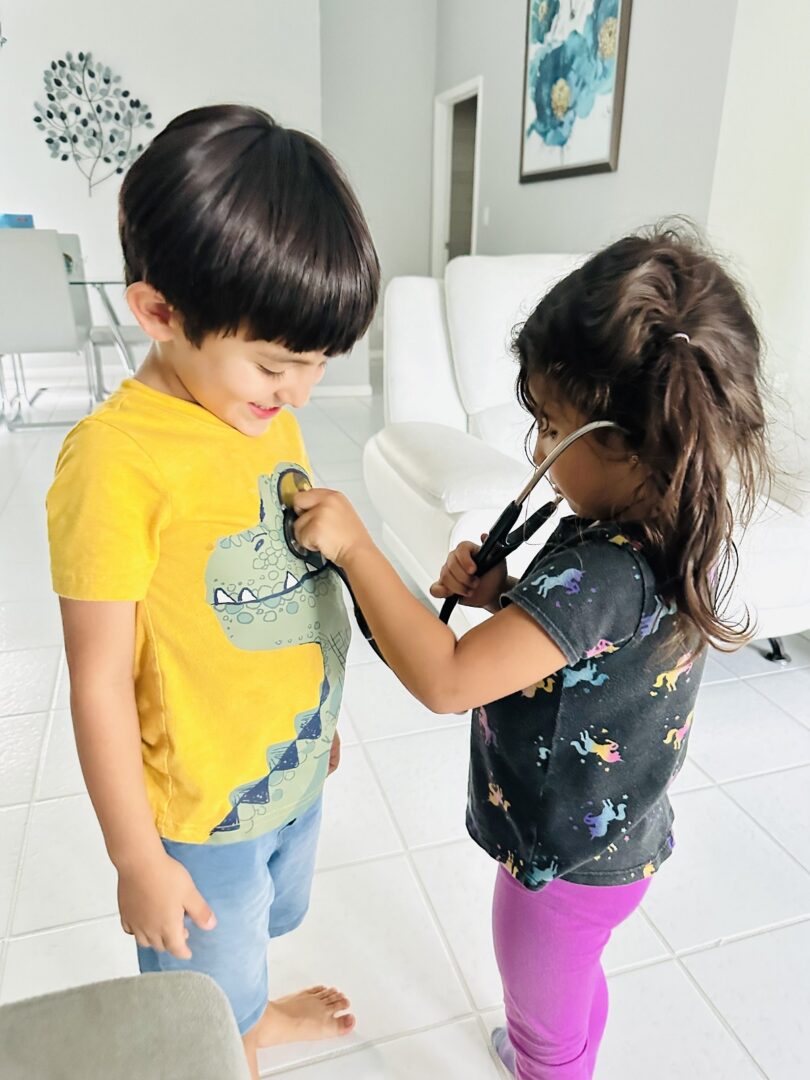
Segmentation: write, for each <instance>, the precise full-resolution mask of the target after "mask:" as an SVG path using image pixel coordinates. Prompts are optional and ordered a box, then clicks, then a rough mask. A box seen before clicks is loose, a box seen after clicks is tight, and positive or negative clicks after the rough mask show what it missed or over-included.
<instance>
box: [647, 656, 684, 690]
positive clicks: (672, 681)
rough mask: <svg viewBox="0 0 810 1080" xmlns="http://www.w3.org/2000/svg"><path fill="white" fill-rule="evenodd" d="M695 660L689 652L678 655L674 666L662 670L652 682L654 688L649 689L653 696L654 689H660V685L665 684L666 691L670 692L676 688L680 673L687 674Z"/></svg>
mask: <svg viewBox="0 0 810 1080" xmlns="http://www.w3.org/2000/svg"><path fill="white" fill-rule="evenodd" d="M694 662H695V660H694V657H693V656H692V654H691V653H684V654H683V656H679V657H678V659H677V661H676V663H675V667H674V668H671V669H670V670H669V671H662V672H661V674H660V675H659V676H658V678H657V679H656V680H655V682H654V683H653V687H654V689H652V690H651V691H650V694H651V695H652V696H653V697H657V696H658V695H657V694H656V692H655V691H656V690H660V689H661V687H662V686H666V690H667V693H671V692H672V691H673V690H675V689H677V686H678V679H679V678H680V677H681V675H688V674H689V672H690V671H691V670H692V665H693V664H694Z"/></svg>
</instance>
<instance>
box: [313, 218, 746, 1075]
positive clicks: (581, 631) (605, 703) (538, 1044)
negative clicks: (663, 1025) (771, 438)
mask: <svg viewBox="0 0 810 1080" xmlns="http://www.w3.org/2000/svg"><path fill="white" fill-rule="evenodd" d="M514 350H515V353H516V356H517V359H518V360H519V363H520V372H519V375H518V380H517V389H518V395H519V398H520V400H521V402H522V403H523V404H524V405H525V407H526V408H527V410H528V411H529V412H530V413H531V415H532V416H533V418H534V421H535V424H536V427H537V444H536V450H535V455H534V456H535V460H536V461H538V462H539V461H540V460H542V459H543V458H544V457H545V456H546V455H547V454H548V453H549V452H550V450H551V449H552V448H553V447H554V446H555V444H556V443H557V442H558V441H559V440H561V439H562V438H564V437H565V436H566V435H568V434H570V433H571V432H572V431H574V430H575V429H576V428H578V427H580V426H581V425H582V424H584V423H586V422H588V421H591V420H612V421H615V422H616V423H617V424H619V425H620V426H621V428H622V429H623V431H617V430H610V429H604V430H600V431H597V432H595V433H593V434H591V435H587V436H585V437H583V438H581V439H580V440H579V441H577V442H575V443H574V444H573V446H572V447H571V448H570V449H569V450H567V451H566V452H565V454H563V455H562V456H561V458H560V459H559V460H558V462H557V463H556V465H555V466H554V467H553V469H552V471H551V479H552V481H553V483H554V484H555V486H556V487H557V489H558V490H559V492H561V493H562V494H563V495H564V496H565V498H566V500H567V502H568V505H569V506H570V507H571V509H572V511H573V516H571V517H567V518H565V519H564V520H563V522H562V523H561V524H560V525H559V527H558V528H557V529H556V531H555V532H554V533H553V535H552V536H551V538H550V540H549V542H548V543H547V545H546V546H545V547H544V548H543V549H542V550H541V551H540V553H539V554H538V555H537V557H536V558H535V560H534V561H533V563H532V564H531V566H530V567H529V568H528V570H527V571H526V572H525V574H524V575H523V576H522V578H521V579H520V580H519V581H516V580H514V579H512V578H509V577H508V576H507V573H506V567H505V565H501V566H499V567H496V568H495V569H493V570H491V571H490V572H489V573H488V574H486V576H484V577H483V578H481V579H478V578H475V577H474V576H473V571H474V569H475V567H474V564H473V561H472V557H471V556H472V554H473V553H474V552H475V551H476V550H477V549H476V548H475V546H474V545H472V544H470V543H463V544H461V545H459V547H458V548H456V550H455V551H454V552H452V554H451V555H450V556H449V558H448V560H447V562H446V564H445V566H444V568H443V569H442V571H441V574H440V576H439V580H438V582H437V583H436V584H435V585H434V586H433V588H432V590H431V591H432V593H433V595H434V596H436V597H445V596H448V595H451V594H460V595H461V596H462V598H463V601H464V602H465V603H466V604H468V605H472V606H476V607H486V608H489V609H490V610H492V611H493V612H494V613H496V614H494V617H493V618H492V619H489V620H488V621H487V622H486V623H484V624H483V625H480V626H478V627H476V628H475V629H474V630H471V631H470V632H469V633H467V634H465V635H464V636H463V637H462V638H461V639H460V640H458V641H457V640H456V639H455V637H454V635H453V633H452V632H451V631H450V630H449V629H448V627H446V626H445V625H443V624H442V623H440V622H439V621H438V620H437V619H435V618H434V617H433V616H432V615H431V614H430V612H428V611H426V610H425V609H424V608H423V607H422V605H421V604H420V603H419V601H418V600H416V599H415V598H414V597H413V596H411V595H410V593H409V592H408V591H407V589H406V588H405V587H404V586H403V584H402V583H401V582H400V580H399V579H398V577H397V575H396V573H395V572H394V570H393V569H392V568H391V566H390V565H389V564H388V562H387V561H386V560H385V558H384V557H383V555H382V554H381V553H380V552H379V551H378V550H377V548H376V547H375V546H374V544H373V543H372V541H371V539H370V537H369V535H368V533H367V532H366V530H365V528H364V527H363V525H362V524H361V522H360V520H359V519H358V517H357V516H356V514H355V513H354V511H353V510H352V508H351V506H350V505H349V504H348V502H347V501H346V500H345V498H344V497H343V496H341V495H339V494H337V493H335V492H326V491H309V492H305V493H302V494H300V495H299V496H297V499H296V510H297V511H298V512H299V513H300V517H299V519H298V521H297V524H296V534H297V537H298V540H299V542H301V543H302V544H303V545H304V546H306V547H310V548H317V549H319V550H320V551H321V552H322V553H323V554H324V555H325V556H327V557H328V558H330V559H333V560H334V561H335V562H336V563H338V564H339V565H340V566H342V567H344V568H345V570H346V572H347V574H348V576H349V580H350V581H351V583H352V586H353V588H354V591H355V593H356V595H357V599H358V602H359V604H360V607H361V608H362V610H363V611H364V613H365V615H366V617H367V619H368V622H369V624H370V626H371V629H372V631H373V633H374V635H375V637H376V640H377V643H378V645H379V646H380V647H381V649H382V651H383V653H384V655H385V657H386V660H387V661H388V663H389V664H390V666H391V667H392V668H393V670H394V672H395V673H396V674H397V676H398V677H399V678H400V680H401V681H402V682H403V683H404V685H405V686H406V687H407V688H408V689H409V690H410V691H411V692H412V693H413V694H414V695H415V696H416V697H417V698H419V700H420V701H422V702H423V703H424V704H425V705H427V706H428V708H430V709H432V710H434V711H435V712H439V713H450V712H460V711H463V710H466V709H468V708H470V707H474V708H473V724H472V749H471V764H470V779H469V800H468V810H467V827H468V829H469V832H470V835H471V836H472V838H473V839H474V840H475V841H476V842H477V843H478V844H480V845H481V847H483V848H484V850H485V851H487V852H489V854H490V855H491V856H492V857H493V858H494V859H496V860H497V861H498V862H499V863H500V864H501V868H500V870H499V873H498V876H497V882H496V886H495V898H494V911H493V930H494V938H495V952H496V956H497V960H498V966H499V969H500V973H501V977H502V981H503V988H504V999H505V1005H506V1018H507V1027H506V1028H505V1029H498V1030H496V1031H495V1032H494V1033H493V1042H494V1044H495V1047H496V1050H497V1052H498V1054H499V1056H500V1057H501V1059H502V1061H503V1062H504V1063H505V1065H506V1066H507V1068H508V1069H510V1070H511V1071H512V1072H513V1073H514V1074H515V1075H516V1076H517V1077H519V1078H521V1080H541V1078H542V1080H551V1078H552V1077H554V1078H557V1080H574V1078H577V1080H581V1078H586V1077H590V1076H592V1074H593V1070H594V1064H595V1060H596V1054H597V1051H598V1048H599V1042H600V1040H601V1037H602V1033H603V1031H604V1027H605V1020H606V1016H607V1002H608V995H607V987H606V983H605V976H604V973H603V971H602V967H601V962H600V961H601V955H602V952H603V950H604V948H605V945H606V944H607V941H608V938H609V937H610V934H611V931H612V930H613V929H614V927H616V926H618V925H619V924H620V923H621V922H622V921H623V920H625V919H626V918H627V917H628V916H629V915H630V914H631V913H632V912H633V911H634V910H635V909H636V908H637V907H638V905H639V904H640V903H641V901H642V900H643V898H644V895H645V893H646V891H647V889H648V888H649V887H650V881H651V877H652V875H653V874H654V873H655V872H656V871H657V870H658V868H659V866H660V865H661V863H662V862H663V861H664V860H665V859H667V858H668V857H669V855H670V854H671V852H672V848H673V845H674V840H673V837H672V822H673V812H672V809H671V806H670V803H669V800H668V799H667V794H666V792H667V788H668V787H669V785H670V783H671V782H672V780H673V779H674V777H675V776H676V775H677V773H678V771H679V770H680V768H681V766H682V765H683V761H684V757H685V754H686V748H687V744H688V741H689V731H690V729H691V726H692V721H693V716H694V709H695V698H696V696H697V691H698V687H699V685H700V677H701V673H702V670H703V666H704V662H705V654H706V646H707V644H708V643H709V642H715V643H717V644H719V645H721V646H722V645H725V646H727V647H733V646H736V645H740V644H742V643H743V642H744V641H745V640H747V638H748V637H749V636H750V635H749V632H748V630H749V628H748V624H747V622H746V625H744V626H740V625H734V624H733V623H732V622H730V621H729V620H728V619H725V618H724V616H723V608H722V603H721V601H722V595H723V594H724V592H725V589H726V587H727V585H728V573H727V571H728V570H729V569H731V570H732V571H733V556H734V547H733V541H732V530H733V527H734V525H735V518H734V515H733V513H732V509H731V503H730V499H731V496H732V490H731V483H730V477H731V476H732V475H733V476H735V492H734V493H735V495H738V496H739V497H738V498H737V505H738V510H737V514H738V521H740V522H741V523H742V524H745V522H746V520H747V518H748V517H749V516H750V513H751V509H752V506H753V502H754V499H755V496H756V492H757V487H758V481H759V480H760V479H762V478H764V477H765V476H766V474H767V455H766V446H765V423H764V410H763V404H762V394H761V369H760V342H759V335H758V333H757V329H756V326H755V325H754V321H753V319H752V317H751V314H750V312H749V310H748V307H747V305H746V302H745V300H744V299H743V297H742V295H741V293H740V291H739V289H738V288H737V286H736V285H735V284H734V283H733V281H732V280H731V279H730V278H729V276H728V275H727V274H726V273H725V271H724V270H723V269H721V267H720V266H719V265H718V263H717V262H716V261H715V260H714V259H713V258H711V257H709V256H708V255H707V254H705V253H704V252H703V251H702V250H700V248H699V247H698V245H697V244H696V243H695V242H694V241H692V240H689V239H687V238H684V237H682V236H680V235H678V234H677V233H675V232H674V231H658V232H656V233H654V234H652V235H648V236H630V237H627V238H625V239H623V240H620V241H618V242H617V243H615V244H613V245H611V246H610V247H608V248H607V249H605V250H604V251H602V252H600V253H599V254H597V255H595V256H594V257H593V258H591V259H590V260H589V261H588V262H587V263H586V264H585V265H584V266H582V267H581V268H580V269H578V270H576V271H574V273H572V274H571V275H570V276H569V277H567V278H566V279H565V280H563V281H561V282H560V283H559V284H558V285H556V286H555V287H554V288H553V289H552V290H551V291H550V292H549V293H548V295H547V296H546V297H545V298H544V299H543V300H542V301H541V302H540V304H539V305H538V306H537V308H536V310H535V311H534V312H533V313H532V315H530V317H529V318H528V320H527V321H526V323H525V325H524V326H523V327H522V329H521V330H520V331H519V333H518V334H517V336H516V339H515V345H514ZM482 702H485V703H486V704H485V705H482V704H481V703H482Z"/></svg>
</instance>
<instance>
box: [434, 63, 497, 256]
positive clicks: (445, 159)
mask: <svg viewBox="0 0 810 1080" xmlns="http://www.w3.org/2000/svg"><path fill="white" fill-rule="evenodd" d="M473 97H474V98H477V99H478V100H477V105H476V112H475V150H474V157H473V194H472V203H473V206H472V231H471V235H470V254H471V255H475V253H476V251H477V249H478V199H479V192H480V179H481V116H482V105H483V100H484V79H483V76H482V75H477V76H476V77H475V78H474V79H468V80H467V82H464V83H460V84H459V85H458V86H454V87H453V88H452V89H450V90H445V91H443V93H441V94H437V95H436V97H435V99H434V102H433V196H432V202H431V227H430V272H431V274H432V275H433V277H442V276H443V275H444V268H445V266H446V265H447V249H446V247H445V244H446V242H447V233H448V228H449V224H450V185H451V182H452V158H453V107H454V106H455V105H458V103H459V102H460V101H466V100H467V99H468V98H473Z"/></svg>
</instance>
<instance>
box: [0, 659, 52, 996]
mask: <svg viewBox="0 0 810 1080" xmlns="http://www.w3.org/2000/svg"><path fill="white" fill-rule="evenodd" d="M66 667H67V662H66V659H65V654H64V653H61V654H60V657H59V664H58V665H57V668H56V678H55V679H54V684H53V689H52V690H51V700H50V704H49V707H48V719H47V721H46V723H45V730H44V731H43V734H42V744H41V746H40V752H39V761H38V762H37V771H36V775H35V776H34V788H33V792H34V795H36V792H37V791H38V789H39V784H40V782H41V780H42V775H43V772H44V769H45V754H46V747H47V745H48V743H49V742H50V738H51V729H52V727H53V716H54V706H55V705H56V702H57V699H58V695H59V690H60V687H61V683H62V678H63V676H64V672H65V670H66ZM35 805H36V802H35V800H34V799H32V800H31V801H30V802H29V804H28V813H27V814H26V817H25V825H24V826H23V835H22V843H21V844H20V855H19V858H18V860H17V872H16V874H15V875H14V888H13V889H12V892H11V903H10V904H9V911H8V919H7V920H6V925H5V928H4V929H5V933H4V937H5V939H6V947H5V949H4V950H3V955H2V956H1V957H0V999H1V998H2V993H3V989H4V985H5V979H6V966H7V963H8V954H9V946H8V943H9V941H10V940H11V930H12V928H13V926H14V917H15V915H16V914H17V901H18V899H19V895H20V884H21V882H22V876H23V867H24V865H25V857H26V855H27V853H28V843H29V839H30V835H31V820H32V818H33V815H34V807H35Z"/></svg>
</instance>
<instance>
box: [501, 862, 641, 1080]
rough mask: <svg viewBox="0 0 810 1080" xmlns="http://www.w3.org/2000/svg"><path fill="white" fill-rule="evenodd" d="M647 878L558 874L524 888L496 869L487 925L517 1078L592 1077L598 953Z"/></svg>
mask: <svg viewBox="0 0 810 1080" xmlns="http://www.w3.org/2000/svg"><path fill="white" fill-rule="evenodd" d="M649 884H650V881H649V879H642V880H640V881H635V882H632V883H631V884H629V885H609V886H605V885H572V884H571V883H570V882H568V881H559V880H558V881H553V882H552V883H551V884H550V885H547V886H546V888H545V889H541V890H540V892H531V891H530V890H529V889H526V888H524V887H523V886H522V885H519V884H518V883H517V882H516V881H515V879H514V878H513V877H512V876H511V874H509V872H508V871H506V870H505V869H504V868H503V867H501V869H500V870H499V872H498V878H497V881H496V883H495V899H494V903H493V910H492V930H493V936H494V939H495V956H496V958H497V960H498V967H499V969H500V972H501V980H502V982H503V992H504V1003H505V1005H506V1023H507V1032H508V1035H509V1041H510V1042H511V1044H512V1046H513V1047H514V1051H515V1075H516V1076H517V1077H518V1080H590V1077H592V1076H593V1070H594V1066H595V1064H596V1055H597V1052H598V1050H599V1043H600V1041H601V1039H602V1033H603V1032H604V1030H605V1023H606V1021H607V1012H608V990H607V982H606V980H605V973H604V971H603V970H602V964H601V958H602V951H603V950H604V948H605V946H606V945H607V943H608V939H609V938H610V933H611V931H612V930H613V929H615V927H617V926H618V925H619V924H620V923H622V922H624V920H625V919H626V918H628V916H630V915H632V913H633V912H634V911H635V910H636V908H637V907H638V905H639V904H640V903H641V901H642V900H643V899H644V894H645V893H646V891H647V888H648V887H649Z"/></svg>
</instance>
